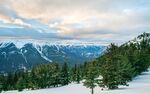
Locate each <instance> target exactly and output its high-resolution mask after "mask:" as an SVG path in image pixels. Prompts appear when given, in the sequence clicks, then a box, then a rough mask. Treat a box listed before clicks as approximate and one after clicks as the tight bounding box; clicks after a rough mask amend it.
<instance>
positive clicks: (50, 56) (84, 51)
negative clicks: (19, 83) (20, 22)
mask: <svg viewBox="0 0 150 94" xmlns="http://www.w3.org/2000/svg"><path fill="white" fill-rule="evenodd" d="M105 49H106V47H105V46H100V45H95V44H84V43H79V44H69V43H48V42H37V41H36V42H34V41H32V42H24V41H19V42H18V41H1V42H0V65H1V66H0V72H1V73H3V72H13V71H16V70H18V69H30V68H31V67H32V66H34V65H36V64H42V63H51V62H57V63H59V64H62V63H64V62H68V63H69V65H70V66H73V65H74V64H82V63H84V62H85V61H91V60H93V59H94V58H97V57H98V56H100V55H101V54H102V53H103V51H104V50H105Z"/></svg>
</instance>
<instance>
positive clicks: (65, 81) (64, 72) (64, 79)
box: [61, 63, 70, 85]
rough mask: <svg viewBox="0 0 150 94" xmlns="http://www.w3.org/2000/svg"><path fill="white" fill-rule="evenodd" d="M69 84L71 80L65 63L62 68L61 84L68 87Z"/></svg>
mask: <svg viewBox="0 0 150 94" xmlns="http://www.w3.org/2000/svg"><path fill="white" fill-rule="evenodd" d="M69 82H70V79H69V68H68V64H67V63H64V65H63V66H62V70H61V84H62V85H68V84H69Z"/></svg>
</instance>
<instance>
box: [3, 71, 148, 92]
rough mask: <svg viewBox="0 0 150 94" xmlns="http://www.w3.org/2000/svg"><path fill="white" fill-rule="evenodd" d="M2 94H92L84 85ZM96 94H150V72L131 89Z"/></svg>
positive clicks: (97, 90) (99, 90)
mask: <svg viewBox="0 0 150 94" xmlns="http://www.w3.org/2000/svg"><path fill="white" fill-rule="evenodd" d="M1 94H91V92H90V89H88V88H86V87H84V86H83V85H82V84H70V85H68V86H63V87H58V88H50V89H40V90H29V91H23V92H17V91H7V92H2V93H1ZM95 94H150V70H149V72H144V73H142V75H140V76H138V77H136V78H135V79H134V80H133V81H132V82H129V87H124V86H121V87H120V88H119V89H116V90H103V91H101V89H100V88H99V87H97V88H95Z"/></svg>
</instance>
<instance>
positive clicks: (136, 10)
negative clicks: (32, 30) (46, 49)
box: [0, 0, 150, 40]
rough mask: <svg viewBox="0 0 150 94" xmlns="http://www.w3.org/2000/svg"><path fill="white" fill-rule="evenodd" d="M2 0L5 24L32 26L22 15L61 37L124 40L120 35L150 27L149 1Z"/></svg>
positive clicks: (1, 12)
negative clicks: (38, 22) (13, 15)
mask: <svg viewBox="0 0 150 94" xmlns="http://www.w3.org/2000/svg"><path fill="white" fill-rule="evenodd" d="M1 1H2V2H0V5H1V7H0V14H5V16H3V17H2V16H1V15H0V20H1V21H3V22H4V23H10V24H15V25H18V26H25V27H31V25H30V24H29V23H27V22H25V21H24V20H22V19H20V18H23V19H28V20H37V21H40V22H41V23H42V24H44V25H45V26H48V27H49V30H47V28H46V30H45V28H44V29H42V30H40V32H43V30H45V31H44V33H46V32H51V29H52V30H55V31H56V33H57V35H58V36H60V37H71V38H77V39H85V40H86V39H88V38H91V37H92V38H93V39H95V40H98V39H99V40H101V39H106V40H107V39H110V40H111V39H112V40H113V39H114V38H116V40H117V39H118V40H120V38H119V35H120V36H124V34H125V33H126V32H130V33H132V35H134V34H136V32H138V33H141V32H143V31H144V30H150V27H149V26H150V13H149V10H150V1H149V0H1ZM4 10H5V11H4ZM6 11H7V12H6ZM8 11H11V12H12V11H13V12H15V14H16V15H17V16H18V17H19V18H17V17H11V16H12V15H11V14H10V13H11V12H8ZM51 21H52V22H51ZM32 25H34V24H32ZM41 28H43V27H41ZM128 34H129V33H128ZM125 37H126V38H127V37H128V36H127V35H125ZM126 38H124V39H126ZM121 40H122V39H121Z"/></svg>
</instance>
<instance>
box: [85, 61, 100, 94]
mask: <svg viewBox="0 0 150 94" xmlns="http://www.w3.org/2000/svg"><path fill="white" fill-rule="evenodd" d="M98 77H99V72H98V69H97V68H96V62H93V63H90V64H89V66H88V70H87V75H85V81H84V85H85V86H86V87H88V88H90V89H91V94H94V88H95V87H96V84H97V82H98V81H97V78H98Z"/></svg>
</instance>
